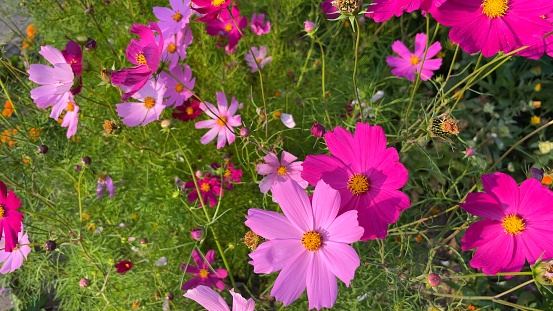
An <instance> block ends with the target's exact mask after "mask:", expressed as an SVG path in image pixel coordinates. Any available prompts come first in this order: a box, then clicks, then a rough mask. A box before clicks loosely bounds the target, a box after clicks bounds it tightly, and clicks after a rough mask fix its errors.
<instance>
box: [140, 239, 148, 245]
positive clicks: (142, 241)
mask: <svg viewBox="0 0 553 311" xmlns="http://www.w3.org/2000/svg"><path fill="white" fill-rule="evenodd" d="M140 244H148V239H146V238H142V239H140Z"/></svg>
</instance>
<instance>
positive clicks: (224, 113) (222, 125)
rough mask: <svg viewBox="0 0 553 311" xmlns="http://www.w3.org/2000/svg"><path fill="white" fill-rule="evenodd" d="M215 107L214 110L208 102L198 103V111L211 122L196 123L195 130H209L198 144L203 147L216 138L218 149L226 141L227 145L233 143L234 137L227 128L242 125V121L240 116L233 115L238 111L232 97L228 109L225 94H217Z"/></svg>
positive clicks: (235, 101) (236, 103) (236, 102)
mask: <svg viewBox="0 0 553 311" xmlns="http://www.w3.org/2000/svg"><path fill="white" fill-rule="evenodd" d="M217 106H218V107H217V108H216V107H215V106H213V105H212V104H210V103H208V102H204V103H200V109H202V110H203V111H204V112H205V114H207V115H208V116H209V117H210V118H212V120H204V121H200V122H196V129H205V128H210V130H209V131H208V132H207V133H206V134H205V135H204V136H202V138H201V139H200V142H201V143H202V144H204V145H205V144H208V143H210V142H211V141H213V140H214V139H215V137H217V149H220V148H223V147H224V146H225V144H226V143H227V141H228V144H229V145H230V144H232V143H233V142H234V140H235V139H236V135H234V133H233V132H232V131H231V130H230V129H229V128H232V127H235V126H240V125H242V119H241V116H240V115H234V114H235V113H236V110H238V101H237V100H236V99H235V98H234V97H232V100H231V102H230V107H229V106H228V101H227V97H226V95H225V93H223V92H217Z"/></svg>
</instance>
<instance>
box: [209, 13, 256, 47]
mask: <svg viewBox="0 0 553 311" xmlns="http://www.w3.org/2000/svg"><path fill="white" fill-rule="evenodd" d="M247 26H248V19H247V18H246V17H245V16H243V17H240V10H239V9H238V7H236V6H233V7H232V16H231V14H230V13H229V11H227V10H225V11H223V12H221V14H220V15H219V18H217V19H214V20H211V21H210V22H208V23H207V24H206V31H207V33H208V34H209V35H211V36H223V37H226V38H227V39H228V44H227V45H226V46H225V52H227V54H232V53H234V52H235V51H236V49H237V47H238V41H240V39H241V38H242V33H243V31H242V30H241V29H243V28H246V27H247ZM219 47H222V45H219Z"/></svg>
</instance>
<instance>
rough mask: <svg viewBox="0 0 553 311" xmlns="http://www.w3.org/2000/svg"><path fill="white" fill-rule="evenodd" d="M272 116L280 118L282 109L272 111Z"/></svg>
mask: <svg viewBox="0 0 553 311" xmlns="http://www.w3.org/2000/svg"><path fill="white" fill-rule="evenodd" d="M273 116H274V117H275V118H277V119H280V116H282V111H280V110H277V111H275V112H274V113H273Z"/></svg>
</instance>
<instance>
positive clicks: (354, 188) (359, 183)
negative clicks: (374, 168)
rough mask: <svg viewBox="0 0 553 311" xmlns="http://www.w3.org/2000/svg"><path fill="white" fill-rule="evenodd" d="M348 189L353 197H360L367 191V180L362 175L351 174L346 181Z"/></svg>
mask: <svg viewBox="0 0 553 311" xmlns="http://www.w3.org/2000/svg"><path fill="white" fill-rule="evenodd" d="M348 189H349V191H351V193H352V194H354V195H360V194H363V193H365V192H367V191H369V179H368V178H367V176H365V175H363V174H357V173H355V174H353V175H351V176H350V177H349V180H348Z"/></svg>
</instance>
